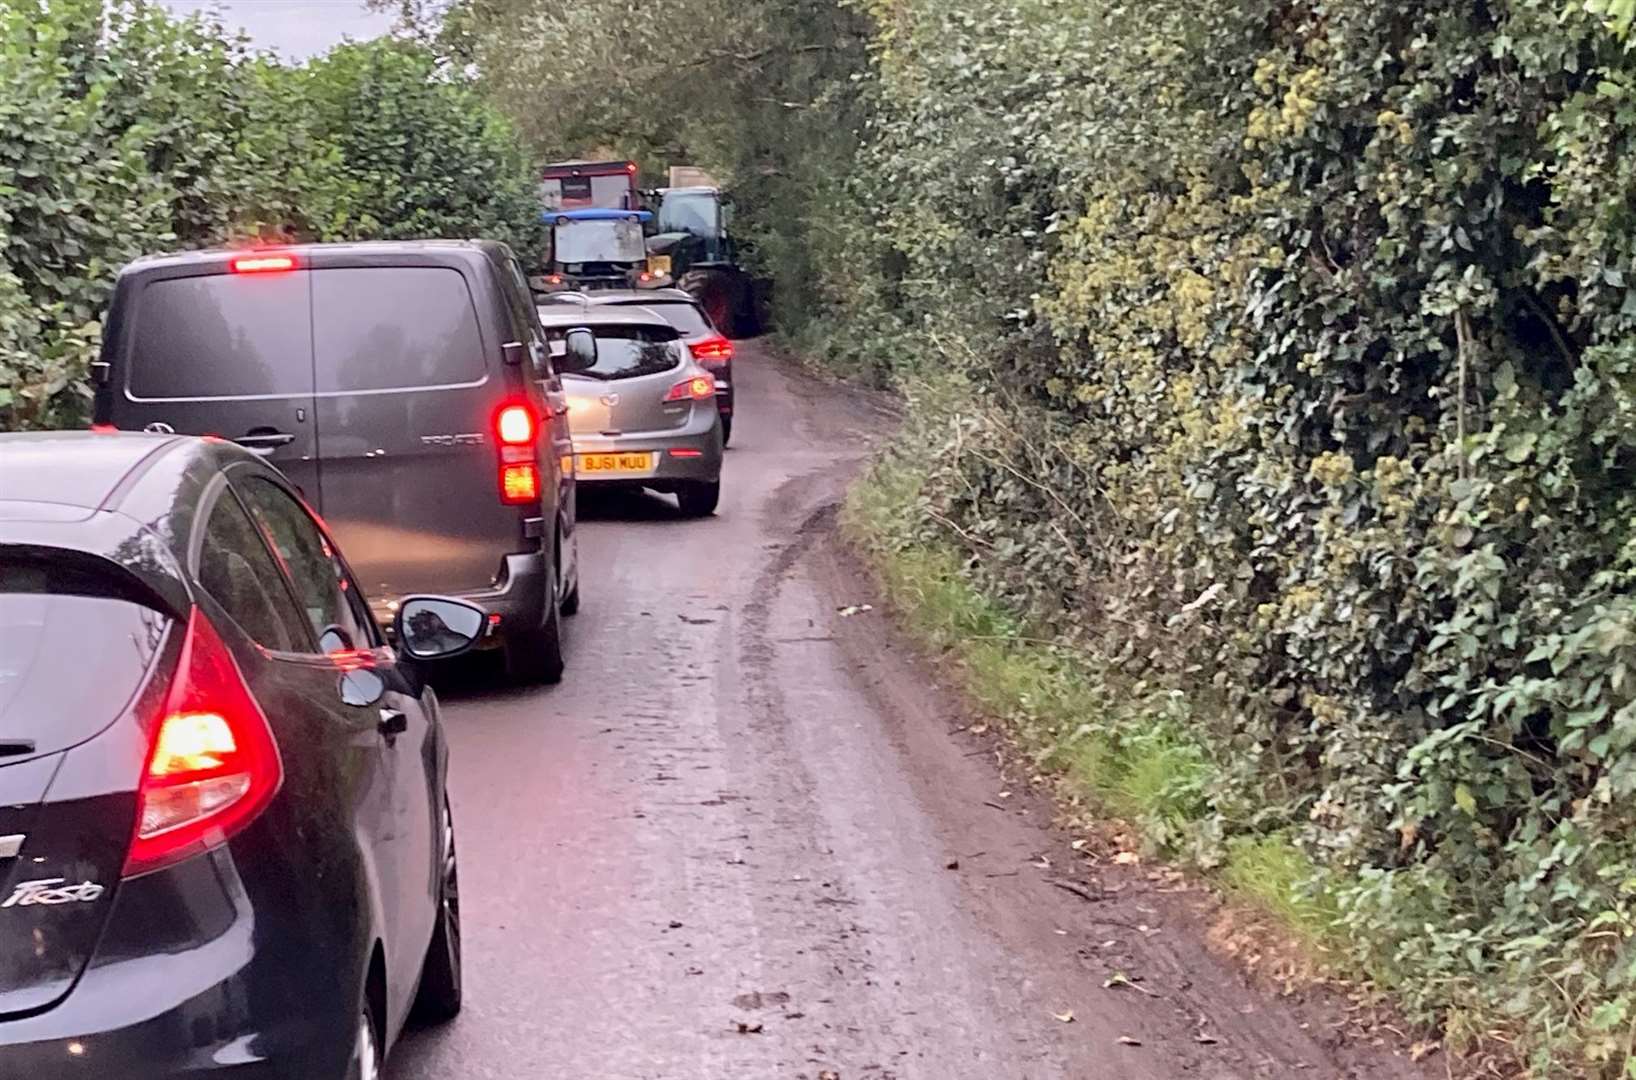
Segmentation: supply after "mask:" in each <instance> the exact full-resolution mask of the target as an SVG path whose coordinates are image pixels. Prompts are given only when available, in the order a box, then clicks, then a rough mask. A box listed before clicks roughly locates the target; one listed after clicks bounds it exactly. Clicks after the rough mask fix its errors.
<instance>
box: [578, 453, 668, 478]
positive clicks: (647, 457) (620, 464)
mask: <svg viewBox="0 0 1636 1080" xmlns="http://www.w3.org/2000/svg"><path fill="white" fill-rule="evenodd" d="M574 463H575V465H576V466H578V471H579V472H582V473H646V472H652V471H653V455H652V454H650V453H626V454H576V455H574Z"/></svg>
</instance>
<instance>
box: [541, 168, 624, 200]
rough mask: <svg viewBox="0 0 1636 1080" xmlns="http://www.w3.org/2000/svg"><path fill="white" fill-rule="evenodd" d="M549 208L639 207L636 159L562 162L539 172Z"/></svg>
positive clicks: (542, 194)
mask: <svg viewBox="0 0 1636 1080" xmlns="http://www.w3.org/2000/svg"><path fill="white" fill-rule="evenodd" d="M540 202H541V203H542V204H543V205H544V207H545V209H546V210H636V209H639V208H640V206H639V204H638V202H637V192H636V162H634V161H559V162H556V163H555V164H551V165H547V166H546V167H545V168H544V170H542V171H541V174H540Z"/></svg>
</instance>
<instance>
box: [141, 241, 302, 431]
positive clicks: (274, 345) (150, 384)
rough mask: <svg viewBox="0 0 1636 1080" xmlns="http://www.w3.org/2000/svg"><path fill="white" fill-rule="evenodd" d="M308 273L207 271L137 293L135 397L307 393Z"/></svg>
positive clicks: (202, 396)
mask: <svg viewBox="0 0 1636 1080" xmlns="http://www.w3.org/2000/svg"><path fill="white" fill-rule="evenodd" d="M307 311H308V308H307V275H306V274H305V273H301V272H296V273H289V274H243V275H240V274H212V275H208V276H205V277H188V278H170V279H167V280H161V281H153V282H150V283H148V285H147V286H145V287H144V288H143V289H142V291H141V292H140V293H139V294H138V296H137V299H136V305H135V310H134V313H133V319H134V322H135V326H134V336H133V340H132V343H131V354H130V357H129V361H128V365H127V371H128V372H129V375H128V376H127V379H128V382H127V386H128V388H129V390H130V393H131V395H132V396H133V397H137V398H149V399H152V398H172V399H178V398H179V399H185V400H199V399H204V398H233V397H251V396H257V395H266V396H278V395H285V394H288V395H295V394H310V393H311V392H312V337H311V334H310V332H309V330H308V318H307Z"/></svg>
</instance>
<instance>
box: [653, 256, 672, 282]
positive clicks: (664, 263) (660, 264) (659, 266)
mask: <svg viewBox="0 0 1636 1080" xmlns="http://www.w3.org/2000/svg"><path fill="white" fill-rule="evenodd" d="M648 273H650V274H653V275H654V276H655V277H663V276H664V275H666V274H669V273H670V256H669V255H649V256H648Z"/></svg>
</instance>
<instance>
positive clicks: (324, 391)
mask: <svg viewBox="0 0 1636 1080" xmlns="http://www.w3.org/2000/svg"><path fill="white" fill-rule="evenodd" d="M604 172H606V170H604ZM563 180H564V182H563V184H562V187H563V189H564V192H563V194H564V196H565V197H566V196H567V195H570V194H573V193H580V194H583V193H584V191H585V190H586V188H587V185H584V184H580V183H579V182H578V180H577V179H576V178H574V177H565V178H563ZM630 182H631V181H630V180H629V178H628V177H627V179H626V180H625V182H624V183H625V185H626V186H627V187H628V186H629V184H630ZM573 209H574V208H572V207H570V208H569V212H572V211H573ZM588 220H597V219H588ZM603 220H605V219H603ZM535 269H537V268H535ZM565 301H567V302H565ZM730 360H731V345H730V344H728V343H727V342H726V339H725V338H724V337H722V336H721V335H719V334H717V333H716V332H715V329H714V327H713V326H711V325H710V323H709V321H708V319H707V318H706V317H704V316H703V314H702V312H700V311H698V308H697V305H696V303H694V302H693V301H692V300H691V298H689V297H688V296H687V294H685V293H680V292H676V291H674V290H666V291H662V292H661V291H647V292H631V291H630V290H625V291H620V292H615V291H609V292H607V293H606V295H605V296H600V297H598V298H597V299H596V300H594V301H587V300H584V299H583V298H579V297H574V298H570V297H567V296H558V297H556V298H555V299H548V298H547V297H543V296H540V295H537V294H536V292H535V290H534V289H532V288H531V287H530V279H529V278H528V276H527V271H526V269H525V268H524V267H523V266H522V265H521V264H520V263H519V262H518V260H517V259H516V258H515V257H514V255H513V254H512V253H511V252H510V251H509V250H508V249H507V248H506V247H505V246H504V245H501V244H498V243H494V242H485V241H420V242H390V243H386V242H382V243H356V244H313V245H297V246H289V247H279V248H276V249H253V250H232V251H226V250H223V251H209V252H193V253H186V254H176V255H165V256H156V257H151V258H144V259H139V260H137V261H136V262H134V263H132V264H131V265H130V266H128V267H126V268H125V269H124V270H123V271H122V272H121V273H120V275H119V276H118V279H117V281H116V282H115V285H114V290H113V298H112V302H111V306H110V310H109V314H108V319H107V323H106V332H105V335H104V341H103V346H102V353H101V356H100V358H99V360H98V362H97V363H96V364H95V365H94V368H93V371H92V383H93V392H94V408H93V415H94V424H93V429H92V430H91V431H87V432H77V433H65V432H59V433H45V434H35V435H0V1075H7V1076H9V1075H19V1076H21V1075H27V1076H30V1077H31V1078H33V1080H58V1078H69V1077H73V1078H76V1080H77V1078H79V1077H84V1076H96V1077H99V1078H106V1080H136V1078H138V1077H140V1078H143V1080H169V1078H173V1077H174V1078H181V1077H188V1078H190V1080H213V1078H218V1077H219V1078H242V1080H250V1078H252V1077H255V1078H262V1077H265V1078H269V1080H273V1078H277V1080H296V1078H300V1080H366V1078H370V1080H372V1078H374V1077H376V1076H379V1075H380V1072H381V1069H382V1068H383V1065H384V1062H385V1060H386V1057H387V1053H388V1051H389V1050H390V1048H391V1046H392V1045H393V1044H394V1043H395V1042H396V1040H397V1039H398V1038H399V1036H400V1034H401V1033H402V1032H403V1031H404V1030H405V1027H406V1025H407V1024H408V1023H409V1022H410V1020H411V1018H419V1019H422V1020H426V1021H433V1022H435V1021H441V1020H447V1019H450V1018H452V1017H453V1016H454V1015H455V1014H456V1013H458V1012H459V1011H460V1008H461V1002H462V982H461V945H460V894H459V874H458V864H457V860H456V845H455V832H454V821H453V810H452V807H451V805H450V802H449V799H448V797H447V794H446V787H447V779H448V773H449V763H448V751H447V742H446V739H445V737H444V734H443V730H442V721H441V718H440V714H439V710H438V704H437V697H436V694H435V692H434V691H433V689H432V688H431V686H430V685H429V682H428V674H429V673H430V672H432V671H434V670H435V666H436V665H438V664H440V663H443V662H445V661H447V660H449V659H452V658H454V657H456V656H460V655H464V654H467V653H471V652H476V651H487V650H493V651H495V652H497V653H499V654H500V655H501V656H502V657H503V660H504V667H505V670H506V671H507V673H508V674H509V676H510V677H511V678H513V679H515V680H517V681H523V682H542V683H552V682H556V681H557V680H559V679H561V678H562V677H563V674H564V667H565V664H564V653H563V634H564V622H563V619H564V617H566V616H570V615H572V614H574V613H575V612H576V611H577V610H578V608H579V606H580V598H581V594H582V591H583V590H584V589H585V588H586V587H588V586H591V585H594V583H587V582H585V581H584V574H583V573H582V569H581V561H580V559H579V556H578V539H579V538H578V528H577V526H578V500H579V496H580V494H581V488H582V487H583V488H585V489H587V490H589V489H593V488H599V487H611V488H645V489H648V490H651V491H656V492H660V493H667V494H673V495H674V496H675V497H676V499H677V503H678V509H679V511H680V514H681V515H682V516H686V517H701V516H706V515H709V514H712V513H714V512H715V510H716V508H717V506H718V501H719V498H720V491H721V475H722V462H723V451H724V446H725V442H726V429H727V427H728V425H729V424H730V422H731V415H732V407H733V401H732V396H731V373H730V369H729V368H728V367H727V364H726V362H727V361H730Z"/></svg>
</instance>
